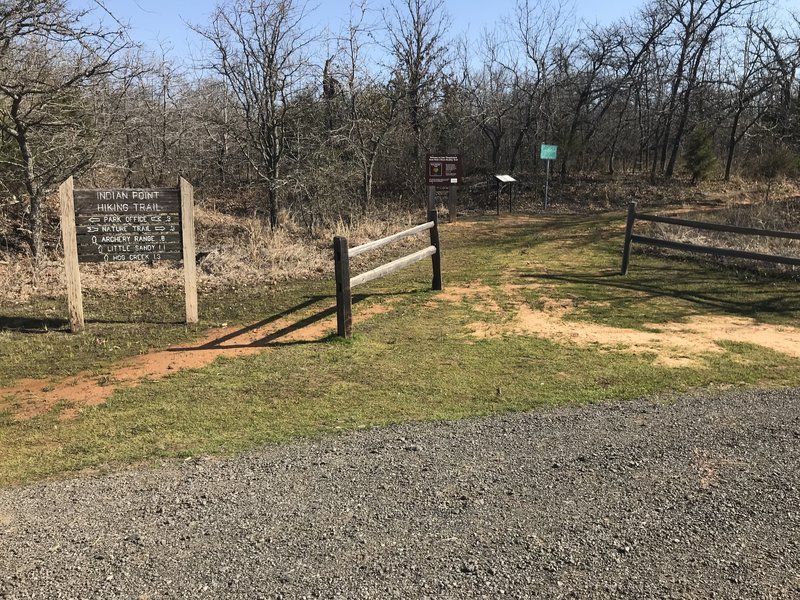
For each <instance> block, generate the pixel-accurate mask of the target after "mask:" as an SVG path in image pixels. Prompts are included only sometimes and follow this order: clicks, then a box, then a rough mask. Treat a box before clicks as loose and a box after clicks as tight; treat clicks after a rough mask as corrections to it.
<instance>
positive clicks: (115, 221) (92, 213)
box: [74, 188, 183, 262]
mask: <svg viewBox="0 0 800 600" xmlns="http://www.w3.org/2000/svg"><path fill="white" fill-rule="evenodd" d="M74 202H75V230H76V235H77V242H78V260H79V262H132V261H145V262H152V261H157V260H180V259H181V258H183V254H182V238H181V216H180V190H179V189H178V188H153V189H93V190H75V191H74Z"/></svg>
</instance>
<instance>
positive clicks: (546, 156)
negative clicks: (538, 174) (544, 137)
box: [539, 144, 558, 210]
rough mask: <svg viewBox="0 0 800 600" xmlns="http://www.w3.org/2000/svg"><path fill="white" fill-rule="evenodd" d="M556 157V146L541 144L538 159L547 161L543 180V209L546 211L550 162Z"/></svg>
mask: <svg viewBox="0 0 800 600" xmlns="http://www.w3.org/2000/svg"><path fill="white" fill-rule="evenodd" d="M557 155H558V146H552V145H550V144H542V147H541V148H540V150H539V158H541V159H542V160H546V161H547V175H546V176H545V180H544V208H545V210H547V206H548V203H549V195H550V161H551V160H555V159H556V156H557Z"/></svg>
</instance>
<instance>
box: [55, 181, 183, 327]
mask: <svg viewBox="0 0 800 600" xmlns="http://www.w3.org/2000/svg"><path fill="white" fill-rule="evenodd" d="M59 198H60V202H61V233H62V238H63V242H64V266H65V268H66V275H67V299H68V302H69V312H70V328H71V330H72V331H73V333H77V332H79V331H82V330H83V329H84V319H83V299H82V294H81V283H80V271H79V269H78V265H79V263H99V262H155V261H158V260H183V268H184V287H185V295H186V322H187V323H196V322H197V321H198V315H197V272H196V267H195V242H194V191H193V189H192V186H191V185H190V184H189V182H187V181H186V180H185V179H183V178H180V181H179V187H176V188H150V189H132V188H114V189H81V190H76V189H74V188H73V182H72V177H70V178H69V179H68V180H67V181H65V182H64V183H63V184H62V185H61V187H60V188H59Z"/></svg>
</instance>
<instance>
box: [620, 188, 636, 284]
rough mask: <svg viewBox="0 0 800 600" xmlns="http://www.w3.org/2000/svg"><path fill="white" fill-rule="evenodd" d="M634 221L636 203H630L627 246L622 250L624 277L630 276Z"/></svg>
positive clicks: (626, 235)
mask: <svg viewBox="0 0 800 600" xmlns="http://www.w3.org/2000/svg"><path fill="white" fill-rule="evenodd" d="M634 221H636V202H630V203H629V204H628V222H627V224H626V225H625V246H624V247H623V249H622V269H621V274H622V275H627V274H628V263H629V262H630V259H631V236H632V235H633V223H634Z"/></svg>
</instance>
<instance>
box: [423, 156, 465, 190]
mask: <svg viewBox="0 0 800 600" xmlns="http://www.w3.org/2000/svg"><path fill="white" fill-rule="evenodd" d="M425 168H426V170H425V181H426V183H427V184H428V185H458V184H460V183H461V180H462V178H463V169H462V166H461V155H459V154H428V160H427V162H426V166H425Z"/></svg>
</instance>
